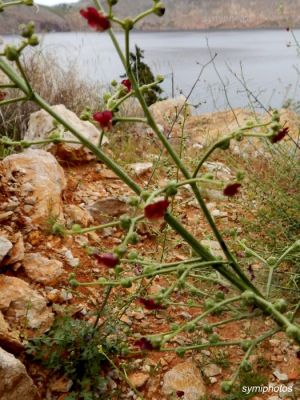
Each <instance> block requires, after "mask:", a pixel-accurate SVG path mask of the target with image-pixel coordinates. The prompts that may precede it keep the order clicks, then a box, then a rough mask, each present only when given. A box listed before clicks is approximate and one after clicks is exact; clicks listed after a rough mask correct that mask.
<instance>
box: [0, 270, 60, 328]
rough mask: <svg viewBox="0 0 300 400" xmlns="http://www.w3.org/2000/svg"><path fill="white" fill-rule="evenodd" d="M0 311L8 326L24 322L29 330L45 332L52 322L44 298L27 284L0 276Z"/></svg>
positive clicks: (17, 279)
mask: <svg viewBox="0 0 300 400" xmlns="http://www.w3.org/2000/svg"><path fill="white" fill-rule="evenodd" d="M0 311H2V312H3V313H4V315H5V317H6V319H7V321H8V322H9V324H10V326H19V325H20V324H21V323H24V322H26V326H28V327H29V328H32V329H40V330H46V329H47V328H48V327H49V326H51V324H52V322H53V313H52V312H51V310H50V309H49V308H48V307H47V302H46V300H45V299H44V297H43V296H41V295H40V294H39V293H38V292H37V291H36V290H33V289H31V287H30V286H29V284H28V283H27V282H24V281H23V280H22V279H19V278H14V277H10V276H4V275H1V276H0Z"/></svg>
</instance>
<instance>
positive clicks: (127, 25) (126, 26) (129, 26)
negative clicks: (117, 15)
mask: <svg viewBox="0 0 300 400" xmlns="http://www.w3.org/2000/svg"><path fill="white" fill-rule="evenodd" d="M123 25H124V29H125V30H126V31H131V30H132V29H133V28H134V23H133V20H132V19H130V18H126V19H125V20H124V22H123Z"/></svg>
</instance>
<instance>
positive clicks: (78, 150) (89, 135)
mask: <svg viewBox="0 0 300 400" xmlns="http://www.w3.org/2000/svg"><path fill="white" fill-rule="evenodd" d="M52 109H53V110H54V111H55V112H57V114H59V116H60V117H62V118H63V119H64V120H65V121H66V122H68V123H69V124H70V125H72V127H74V128H75V129H76V130H78V131H79V132H80V133H81V134H82V136H84V137H85V138H86V139H88V140H89V141H90V142H92V143H93V144H95V145H97V144H98V143H99V138H100V130H98V129H97V128H96V127H95V126H94V125H93V124H92V123H91V122H89V121H82V120H81V119H80V118H79V117H78V116H77V115H76V114H75V113H73V112H72V111H70V110H68V109H67V108H66V107H65V106H64V105H63V104H59V105H56V106H53V107H52ZM53 129H54V124H53V117H52V116H51V115H49V114H48V113H47V112H46V111H44V110H40V111H37V112H35V113H33V114H31V116H30V119H29V126H28V130H27V132H26V134H25V137H24V139H25V140H45V139H48V138H49V135H51V133H53ZM60 134H61V137H62V138H63V139H65V140H72V141H78V139H76V138H75V136H74V135H73V134H72V133H71V132H69V131H66V132H65V131H62V132H60ZM78 142H79V141H78ZM107 142H108V139H107V138H106V137H104V139H103V141H102V144H105V143H107ZM37 146H39V147H41V145H37ZM42 148H44V149H46V150H49V151H51V153H52V154H54V155H55V156H57V157H58V158H60V159H62V160H70V161H89V160H92V159H94V158H95V156H94V155H93V154H92V153H91V152H90V150H88V149H87V148H86V147H84V146H83V145H82V144H81V143H80V142H79V143H60V144H53V143H50V144H47V145H42Z"/></svg>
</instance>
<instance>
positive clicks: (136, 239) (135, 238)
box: [128, 232, 140, 244]
mask: <svg viewBox="0 0 300 400" xmlns="http://www.w3.org/2000/svg"><path fill="white" fill-rule="evenodd" d="M128 240H129V243H131V244H137V243H138V242H139V241H140V236H139V235H138V234H137V233H136V232H133V233H132V234H131V235H130V236H129V238H128Z"/></svg>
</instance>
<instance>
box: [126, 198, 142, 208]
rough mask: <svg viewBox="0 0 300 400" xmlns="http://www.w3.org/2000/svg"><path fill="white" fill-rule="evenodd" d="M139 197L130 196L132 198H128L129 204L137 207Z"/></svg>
mask: <svg viewBox="0 0 300 400" xmlns="http://www.w3.org/2000/svg"><path fill="white" fill-rule="evenodd" d="M139 202H140V200H139V198H138V197H130V199H129V200H128V204H129V205H130V206H131V207H137V206H138V205H139Z"/></svg>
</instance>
